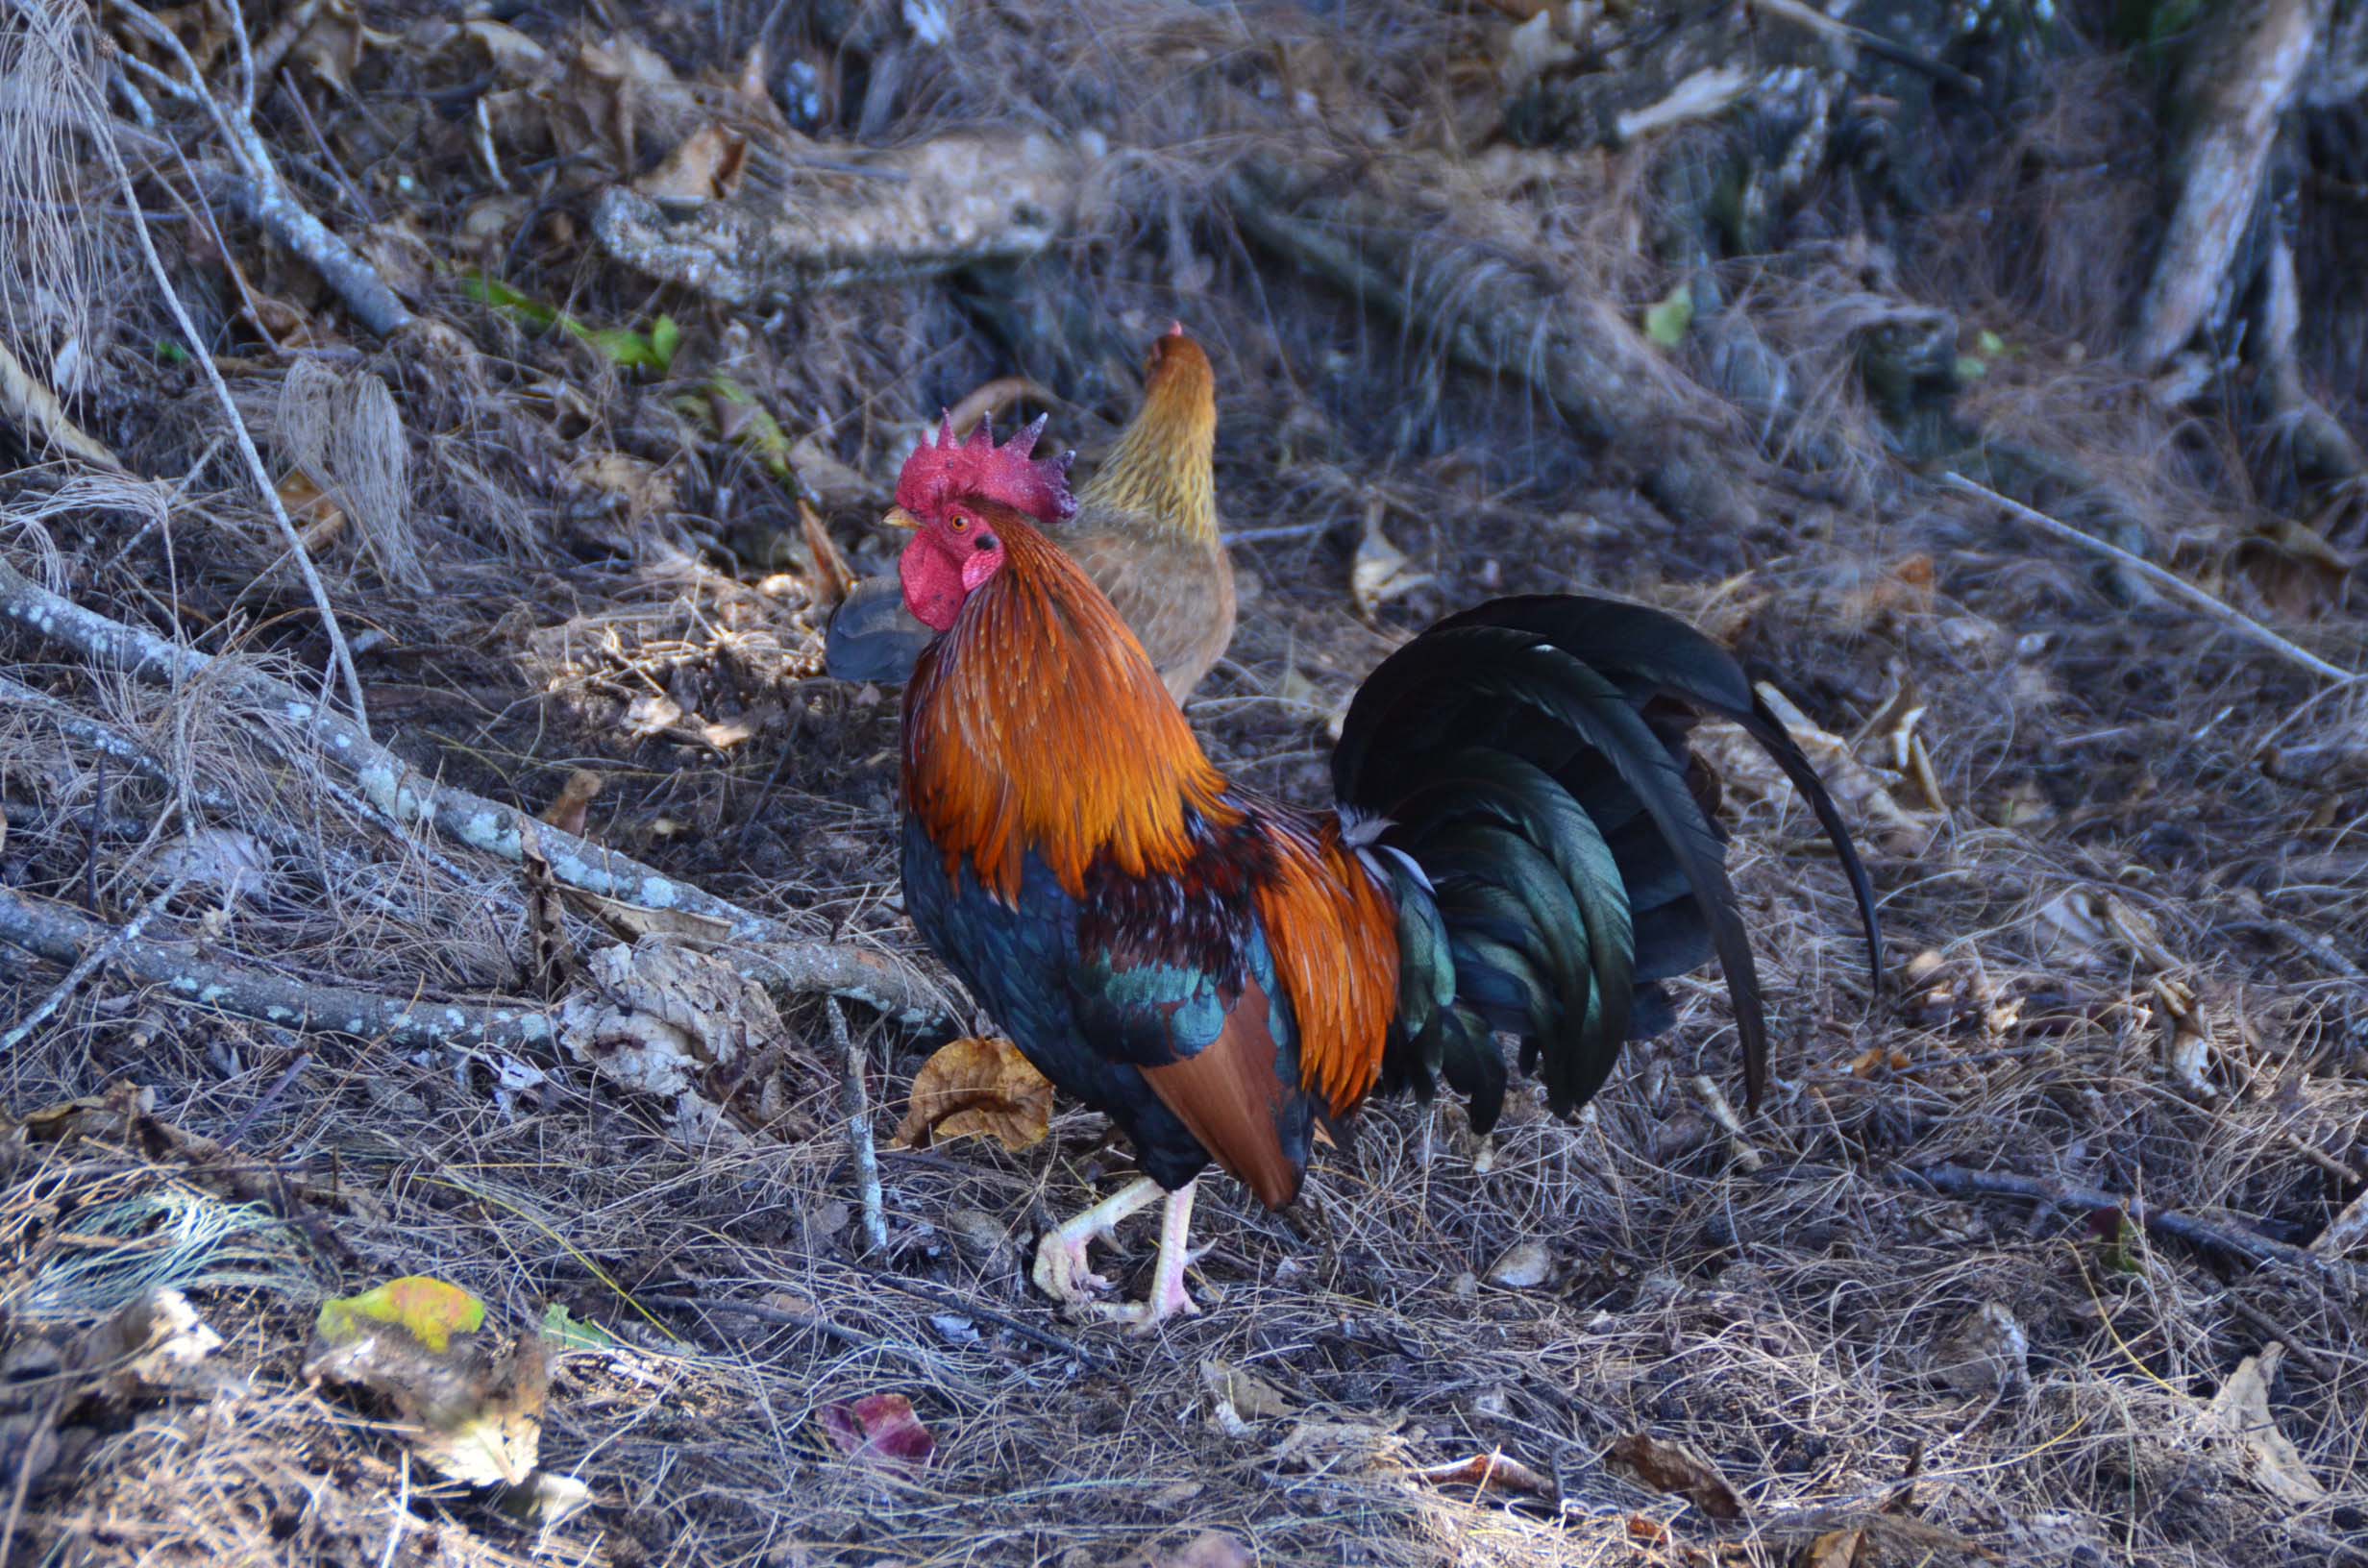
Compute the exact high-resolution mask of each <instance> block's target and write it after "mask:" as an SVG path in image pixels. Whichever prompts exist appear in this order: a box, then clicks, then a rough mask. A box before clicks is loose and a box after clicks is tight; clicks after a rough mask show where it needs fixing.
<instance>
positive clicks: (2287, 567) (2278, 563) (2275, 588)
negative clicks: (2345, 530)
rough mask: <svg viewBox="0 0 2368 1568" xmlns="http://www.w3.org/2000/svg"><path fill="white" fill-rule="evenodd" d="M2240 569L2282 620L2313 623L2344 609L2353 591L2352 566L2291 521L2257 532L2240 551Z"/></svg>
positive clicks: (2315, 535) (2308, 529)
mask: <svg viewBox="0 0 2368 1568" xmlns="http://www.w3.org/2000/svg"><path fill="white" fill-rule="evenodd" d="M2235 554H2236V567H2237V570H2238V571H2240V572H2242V573H2243V574H2244V575H2245V576H2247V577H2248V578H2250V579H2251V581H2252V583H2253V586H2254V587H2255V589H2256V590H2257V591H2258V592H2259V594H2260V596H2261V599H2262V600H2263V602H2265V603H2267V604H2268V605H2269V606H2270V607H2271V608H2272V609H2275V610H2277V611H2278V612H2279V613H2280V614H2281V615H2286V616H2291V617H2293V618H2294V619H2296V620H2309V619H2312V618H2314V617H2317V616H2321V615H2325V614H2326V613H2327V612H2328V611H2330V610H2332V609H2337V608H2340V607H2341V606H2342V604H2343V601H2344V598H2345V594H2346V590H2348V589H2349V587H2350V586H2351V581H2352V562H2351V561H2350V560H2348V559H2346V558H2345V557H2344V556H2343V555H2342V554H2341V553H2340V552H2338V551H2336V550H2335V549H2334V548H2333V547H2332V546H2331V545H2330V544H2328V542H2327V541H2326V540H2325V539H2324V538H2322V537H2320V535H2319V533H2318V531H2317V530H2316V529H2314V528H2311V527H2308V526H2307V525H2306V524H2302V523H2297V522H2295V521H2293V520H2292V519H2291V518H2281V519H2278V520H2276V521H2275V522H2272V523H2269V524H2266V525H2264V526H2262V527H2259V528H2257V530H2256V531H2255V532H2254V533H2253V535H2252V536H2251V537H2249V538H2247V539H2244V540H2243V541H2241V542H2240V543H2239V544H2238V545H2237V547H2236V552H2235Z"/></svg>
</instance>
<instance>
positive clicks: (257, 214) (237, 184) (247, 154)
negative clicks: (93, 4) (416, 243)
mask: <svg viewBox="0 0 2368 1568" xmlns="http://www.w3.org/2000/svg"><path fill="white" fill-rule="evenodd" d="M111 4H113V6H114V8H115V9H116V10H117V11H119V12H123V14H124V15H125V16H127V17H129V18H131V19H132V20H133V22H134V23H135V24H136V26H137V27H138V28H139V29H140V31H141V32H143V33H145V34H147V35H148V36H149V37H151V38H153V39H155V40H156V41H157V43H158V44H159V45H160V46H162V47H163V48H164V49H165V50H166V51H167V52H168V53H170V54H171V55H173V56H174V58H175V59H176V61H179V63H180V64H181V66H182V68H183V69H185V70H186V71H187V72H188V73H189V83H188V85H186V86H184V85H183V84H182V83H180V82H177V81H175V80H174V79H173V78H172V77H169V76H166V75H165V74H164V73H163V72H161V71H158V70H156V69H155V68H153V67H146V68H143V69H141V71H140V74H141V75H142V76H144V77H146V78H147V79H148V80H149V81H151V82H153V83H155V84H156V85H157V86H159V87H160V89H161V90H163V91H166V92H169V93H170V94H172V96H173V97H174V98H176V99H177V100H179V101H180V102H182V103H185V104H190V105H193V106H195V107H197V108H201V109H203V110H206V111H207V113H208V114H210V116H211V117H212V119H213V122H214V124H215V125H216V126H217V127H218V128H219V129H220V130H221V132H222V136H223V139H224V140H225V141H227V142H228V143H229V144H230V149H231V156H232V157H233V158H234V159H237V161H238V164H239V167H238V169H237V170H235V171H232V170H224V169H211V168H207V169H202V170H201V171H200V178H201V179H202V180H203V181H204V183H205V184H208V185H209V186H210V187H211V188H212V189H213V190H214V192H215V193H216V194H217V195H219V196H221V197H222V198H223V199H224V200H225V201H228V202H229V203H230V204H231V205H232V206H233V207H234V208H237V210H238V212H239V213H240V215H241V216H243V217H245V218H247V219H248V220H249V221H251V222H253V223H256V224H259V225H260V226H261V227H262V228H263V229H265V230H267V231H268V232H269V233H270V234H271V236H272V237H273V238H274V239H276V240H278V241H279V242H280V243H281V244H283V245H285V246H286V247H287V248H288V249H289V250H291V251H293V252H295V253H296V254H297V255H298V256H300V257H303V258H304V259H305V260H306V261H307V262H308V263H309V264H310V266H311V267H312V269H313V271H315V272H317V273H319V274H320V275H321V279H322V281H323V282H326V283H328V284H329V286H330V287H331V288H333V289H334V290H335V291H336V294H337V297H338V298H339V299H340V300H343V301H344V302H345V307H346V308H347V309H348V310H351V311H352V312H353V313H354V319H355V320H357V321H358V322H360V323H361V324H362V326H363V327H365V328H367V329H368V330H369V331H372V332H374V333H376V334H377V335H379V336H381V337H391V336H393V335H394V334H395V333H396V332H399V331H402V330H403V329H404V328H406V327H407V326H409V325H410V324H411V319H412V318H411V312H410V309H409V307H408V306H405V305H404V303H403V302H402V301H401V300H399V299H397V298H396V297H395V293H394V290H392V289H390V288H388V287H387V286H386V283H385V282H384V281H383V280H382V279H381V278H380V277H379V275H378V272H377V270H376V269H375V268H373V267H372V266H371V265H370V263H369V262H367V261H365V260H363V259H362V257H361V256H360V255H359V253H358V252H357V251H356V250H355V249H354V248H353V247H352V246H351V245H348V244H347V243H346V242H345V241H344V240H343V239H342V238H340V237H338V235H337V234H336V233H334V232H333V231H332V230H331V229H330V228H329V226H328V225H326V224H324V223H322V222H321V220H320V219H318V218H316V217H314V216H313V215H312V213H311V211H310V210H309V209H308V208H306V207H305V205H304V204H303V203H302V202H300V201H298V200H297V199H296V197H295V196H294V195H293V194H292V193H291V192H290V191H289V190H288V188H287V182H286V181H285V180H284V179H283V178H281V175H280V170H279V166H278V165H277V164H276V163H274V162H273V161H272V158H271V149H270V148H269V147H267V146H265V145H264V142H263V138H262V136H261V135H259V133H258V132H257V131H256V129H255V121H254V102H253V100H254V77H253V71H254V66H253V65H252V63H249V64H248V65H247V67H246V69H245V70H244V72H243V73H242V78H243V79H242V82H241V90H240V107H239V108H238V109H235V110H227V111H226V110H224V109H223V107H222V105H221V103H220V102H219V101H218V100H216V99H215V98H214V96H213V94H211V93H210V92H208V91H207V90H206V86H205V81H204V78H203V77H202V76H200V75H199V73H198V69H197V64H196V62H195V61H192V60H190V58H189V55H188V51H187V50H186V49H185V48H183V47H182V45H181V40H180V39H179V38H178V37H174V35H173V33H172V30H171V29H169V28H166V27H164V26H163V25H162V24H161V23H160V22H158V21H157V19H156V18H155V17H154V16H151V15H150V14H149V13H148V12H146V11H144V10H142V9H141V8H139V7H138V6H136V5H133V4H131V3H130V0H111ZM232 11H233V17H234V27H233V32H234V34H235V35H236V36H237V38H238V42H239V45H240V52H241V55H242V57H243V56H244V53H245V43H246V35H245V30H244V27H243V25H242V24H237V23H236V22H235V17H236V8H235V7H233V8H232ZM127 62H128V63H131V64H133V65H135V66H142V65H144V62H142V61H131V60H129V59H128V57H127ZM134 206H135V209H136V204H134ZM190 352H191V353H195V352H196V345H195V344H194V343H192V344H191V345H190Z"/></svg>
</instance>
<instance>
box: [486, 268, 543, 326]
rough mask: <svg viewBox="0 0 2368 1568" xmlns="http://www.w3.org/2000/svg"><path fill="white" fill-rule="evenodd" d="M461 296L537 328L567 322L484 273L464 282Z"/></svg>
mask: <svg viewBox="0 0 2368 1568" xmlns="http://www.w3.org/2000/svg"><path fill="white" fill-rule="evenodd" d="M460 292H461V293H462V294H463V295H465V296H466V297H468V298H469V299H472V300H475V301H476V302H477V303H478V304H480V305H483V306H492V307H493V308H494V309H496V310H501V311H506V312H507V313H508V314H510V315H513V316H516V317H517V318H518V319H519V320H521V321H527V322H531V323H532V324H533V325H535V326H537V327H548V326H550V325H551V324H552V323H554V322H556V321H561V320H564V319H565V318H563V317H562V316H561V315H560V314H559V312H558V311H556V310H554V309H553V308H552V307H551V306H547V305H543V304H540V303H538V302H537V301H535V300H532V299H530V298H529V297H528V296H526V295H524V294H521V293H520V292H518V290H516V289H514V288H512V287H511V286H510V285H509V284H507V283H506V282H502V281H501V280H500V279H499V278H496V277H494V276H493V275H492V274H491V273H488V272H485V271H482V270H480V271H478V272H476V273H474V274H472V275H470V276H469V277H467V278H464V279H462V280H461V281H460Z"/></svg>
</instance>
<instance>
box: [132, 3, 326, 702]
mask: <svg viewBox="0 0 2368 1568" xmlns="http://www.w3.org/2000/svg"><path fill="white" fill-rule="evenodd" d="M139 14H140V15H143V16H144V15H146V14H147V12H139ZM98 142H99V149H100V151H101V152H103V153H104V154H106V156H107V163H108V167H109V169H110V170H111V172H112V173H113V174H114V176H115V184H116V187H117V188H118V189H120V190H121V191H122V192H123V203H124V206H126V207H128V208H131V209H132V210H133V211H135V212H137V211H138V210H139V194H138V192H137V191H136V190H134V189H133V188H132V171H131V170H129V169H127V168H125V167H124V163H123V159H122V156H121V155H120V154H118V153H117V152H116V151H115V144H114V142H113V140H112V139H111V138H109V137H107V136H101V137H99V138H98ZM132 232H133V233H135V234H137V235H138V236H139V248H140V254H141V255H142V256H144V257H147V260H148V273H149V276H150V277H152V278H154V279H155V280H156V285H157V288H158V290H159V291H160V293H162V294H163V296H164V303H165V305H166V306H168V307H170V309H171V310H172V313H173V320H174V322H175V323H176V324H178V325H179V327H180V328H181V335H182V336H183V337H184V338H185V339H187V341H188V345H189V356H190V357H191V358H192V359H195V360H196V361H197V362H198V364H199V366H200V367H202V368H203V369H204V370H205V372H206V380H207V381H208V383H209V384H210V385H211V386H212V388H213V395H214V397H215V399H216V400H217V401H218V402H220V404H222V412H223V415H224V417H226V418H227V419H229V421H230V424H231V433H232V434H233V435H234V436H235V437H236V438H237V441H238V451H239V453H241V455H243V456H244V457H245V458H246V460H247V475H248V477H249V478H252V479H254V481H255V488H256V489H257V491H259V493H260V494H261V495H262V498H263V504H264V505H265V506H266V507H268V508H269V509H270V511H271V515H272V519H273V521H274V522H276V523H278V524H279V525H280V537H281V539H282V541H283V542H284V543H285V544H286V546H287V549H288V553H289V554H291V555H292V556H294V557H295V560H296V570H297V572H298V573H299V574H300V575H301V576H303V577H304V579H305V589H306V591H307V592H308V593H309V594H310V595H311V596H312V603H313V607H314V608H315V609H317V610H319V611H320V616H321V629H322V630H323V631H324V632H326V633H327V634H328V637H329V647H330V649H331V651H332V653H333V656H334V658H335V660H336V665H337V671H338V674H341V675H343V676H344V678H345V692H346V699H347V700H348V701H349V702H351V703H352V704H353V708H354V724H355V727H356V728H357V729H358V730H359V731H360V732H361V736H362V739H364V740H365V741H366V740H368V739H369V738H370V718H369V712H368V710H367V709H366V708H365V707H364V706H363V703H362V698H361V675H360V673H359V672H358V671H357V670H356V669H355V668H354V650H353V649H350V648H348V647H346V643H345V630H344V628H343V627H341V626H339V625H337V612H336V610H335V608H334V607H333V606H332V605H331V604H330V602H329V590H328V589H327V588H326V587H324V586H322V583H321V575H320V574H319V573H318V572H315V571H314V570H313V569H312V556H311V555H310V554H309V553H308V551H306V550H305V542H304V540H303V539H301V538H299V537H298V536H297V533H296V525H295V524H294V523H292V522H290V521H289V520H288V515H287V508H286V507H285V506H284V505H282V504H281V503H280V492H279V489H278V487H277V486H275V485H274V484H273V483H272V482H271V471H270V470H268V469H266V468H265V467H264V466H263V454H262V453H259V452H258V451H256V450H255V436H254V434H253V432H251V431H250V430H249V429H247V422H246V421H245V420H244V419H243V418H241V417H240V416H239V413H238V404H236V403H235V402H234V401H233V400H232V398H231V389H230V383H229V382H227V381H225V380H223V379H222V371H221V368H220V367H219V366H217V365H216V364H215V363H214V362H213V355H210V354H208V353H207V352H206V348H205V342H204V340H203V339H202V338H200V337H199V336H198V332H197V324H196V323H195V322H193V321H191V320H190V319H189V312H188V310H187V308H186V307H185V306H183V305H182V303H181V295H180V294H179V292H178V291H176V290H175V289H174V287H173V280H172V275H171V274H170V273H168V272H166V271H165V270H164V258H163V257H160V256H159V255H158V254H157V243H156V241H155V240H154V239H153V238H151V237H150V236H149V233H148V224H147V222H146V220H145V219H141V220H137V221H135V222H134V223H133V225H132Z"/></svg>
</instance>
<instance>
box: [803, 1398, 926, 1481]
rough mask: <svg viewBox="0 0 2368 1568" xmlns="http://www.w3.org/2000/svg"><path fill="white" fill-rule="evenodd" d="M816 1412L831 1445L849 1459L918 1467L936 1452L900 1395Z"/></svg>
mask: <svg viewBox="0 0 2368 1568" xmlns="http://www.w3.org/2000/svg"><path fill="white" fill-rule="evenodd" d="M818 1413H819V1414H820V1415H821V1417H822V1423H823V1433H824V1434H825V1435H826V1436H827V1437H829V1439H830V1444H831V1446H832V1447H833V1448H836V1449H837V1450H838V1451H839V1452H840V1453H842V1454H845V1455H847V1456H848V1457H849V1458H859V1459H875V1458H876V1459H893V1460H895V1461H896V1462H897V1463H899V1464H904V1465H921V1464H926V1463H928V1462H929V1456H930V1455H931V1454H934V1453H935V1452H937V1439H936V1438H935V1437H932V1436H931V1435H929V1429H928V1428H926V1427H925V1426H923V1425H922V1424H921V1418H920V1417H919V1416H917V1415H915V1414H914V1413H913V1402H912V1401H911V1400H909V1399H906V1398H905V1397H904V1396H903V1395H902V1394H868V1395H866V1396H865V1397H863V1398H862V1399H858V1400H855V1401H854V1402H852V1403H849V1402H848V1401H845V1400H840V1401H838V1402H836V1403H834V1404H829V1405H826V1406H824V1407H823V1408H822V1409H821V1410H820V1411H819V1412H818Z"/></svg>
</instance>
